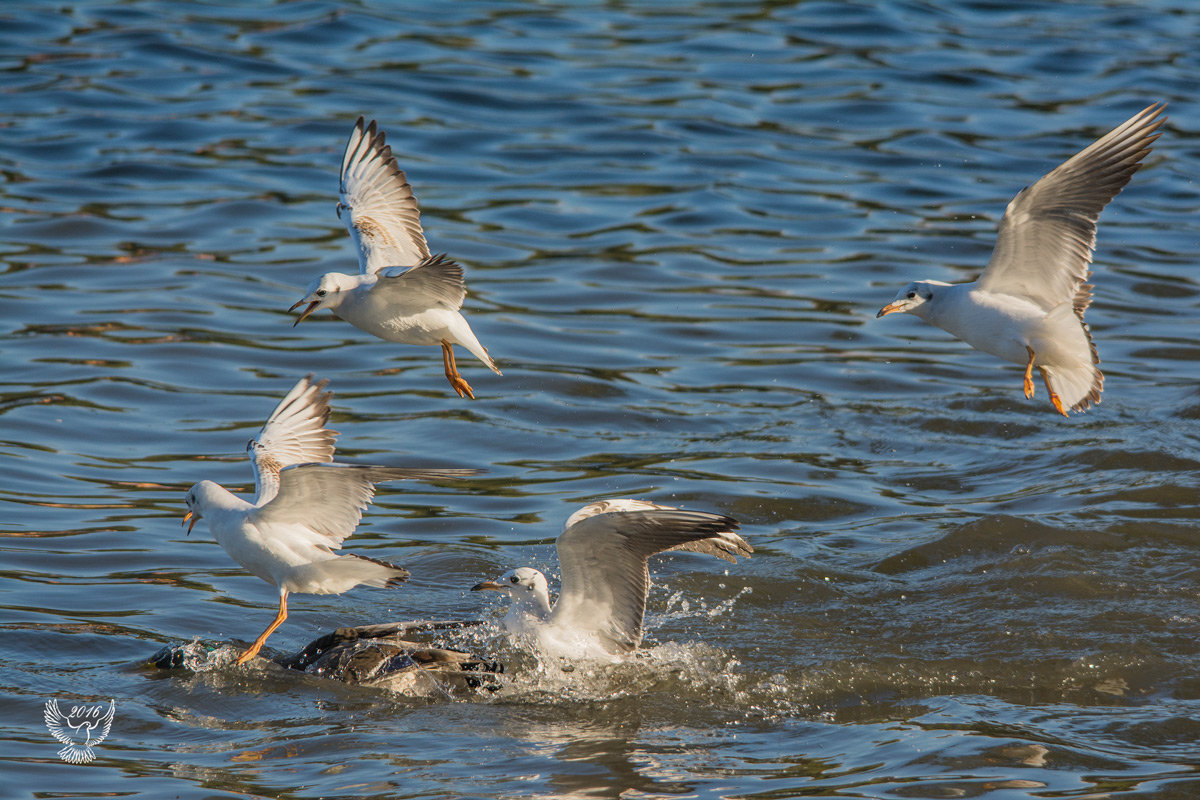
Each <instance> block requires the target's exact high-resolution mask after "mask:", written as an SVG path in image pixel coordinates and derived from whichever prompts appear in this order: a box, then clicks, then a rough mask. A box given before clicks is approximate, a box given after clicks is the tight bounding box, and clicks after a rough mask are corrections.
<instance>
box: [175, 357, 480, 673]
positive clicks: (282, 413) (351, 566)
mask: <svg viewBox="0 0 1200 800" xmlns="http://www.w3.org/2000/svg"><path fill="white" fill-rule="evenodd" d="M312 378H313V376H312V375H309V376H307V377H305V378H303V379H301V380H300V382H299V383H297V384H296V385H295V386H294V387H293V388H292V390H291V391H290V392H288V394H287V396H286V397H284V398H283V400H282V402H280V403H279V405H278V406H276V407H275V411H274V412H272V413H271V417H270V419H268V420H267V423H266V424H265V425H263V427H262V430H261V431H259V432H258V435H257V436H255V437H254V438H253V439H251V440H250V442H249V443H248V444H247V445H246V452H247V453H248V454H249V456H250V463H251V464H252V465H253V467H254V483H255V487H256V496H255V499H254V502H253V503H250V502H247V501H245V500H243V499H242V498H240V497H238V496H236V495H234V494H232V493H230V492H229V491H228V490H226V489H225V488H224V487H223V486H219V485H218V484H216V483H213V482H212V481H201V482H200V483H197V484H196V485H195V486H193V487H192V488H191V489H189V490H188V493H187V498H186V502H187V507H188V512H187V515H186V516H184V518H183V523H184V524H185V525H187V526H188V533H191V532H192V528H193V527H195V525H196V522H197V521H198V520H200V519H201V518H205V519H207V520H208V525H209V528H210V529H211V530H212V533H213V537H214V538H215V539H216V540H217V543H218V544H220V545H221V547H223V548H225V552H227V553H229V555H230V556H231V557H232V558H233V560H234V561H236V562H237V563H238V564H240V565H242V567H243V568H245V569H246V570H248V571H249V572H251V573H253V574H255V575H257V576H258V577H260V578H262V579H263V580H264V581H266V582H267V583H271V584H274V585H275V586H278V587H279V613H278V614H277V615H276V616H275V619H274V620H273V621H272V622H271V624H270V625H269V626H267V629H266V630H265V631H263V632H262V635H261V636H259V637H258V638H257V639H255V640H254V644H252V645H251V646H250V647H249V648H248V649H247V650H246V651H245V652H243V653H242V654H241V655H239V656H238V658H237V663H238V664H244V663H246V662H247V661H249V660H250V659H251V658H254V656H255V655H257V654H258V651H259V650H260V649H262V646H263V642H265V641H266V640H267V637H268V636H270V635H271V634H272V633H273V632H274V631H275V629H276V628H278V627H279V626H280V625H281V624H282V623H283V621H284V620H285V619H287V598H288V594H290V593H291V592H300V593H301V594H341V593H342V592H344V591H346V590H348V589H351V588H353V587H355V586H357V585H358V584H360V583H365V584H367V585H368V586H391V585H394V584H397V583H399V582H401V581H403V580H404V579H405V578H407V577H408V570H406V569H404V568H403V567H398V566H396V565H394V564H389V563H387V562H385V561H376V560H375V559H373V558H366V557H365V556H356V555H338V554H337V552H336V551H337V550H340V549H341V547H342V540H343V539H345V538H346V537H348V536H349V535H350V534H352V533H354V529H355V528H356V527H358V521H359V519H361V518H362V512H363V509H365V508H366V507H367V505H368V504H369V503H370V502H371V498H372V497H373V496H374V494H375V484H376V483H379V482H381V481H395V480H403V479H407V478H415V479H420V480H444V479H450V478H461V477H464V476H467V475H474V474H477V473H478V470H473V469H397V468H394V467H372V466H359V465H349V464H333V463H330V462H332V461H333V450H334V440H335V439H336V438H337V435H338V432H337V431H333V430H329V429H328V428H326V427H325V423H326V422H328V421H329V397H330V395H331V394H332V392H327V391H325V387H326V385H327V384H328V381H321V382H319V383H313V379H312Z"/></svg>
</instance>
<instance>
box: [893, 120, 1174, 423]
mask: <svg viewBox="0 0 1200 800" xmlns="http://www.w3.org/2000/svg"><path fill="white" fill-rule="evenodd" d="M1164 108H1166V105H1165V104H1155V105H1152V106H1149V107H1147V108H1145V109H1144V110H1142V111H1141V112H1139V113H1137V114H1135V115H1134V116H1133V117H1131V118H1130V119H1129V120H1127V121H1126V122H1124V123H1122V124H1121V125H1119V126H1117V127H1116V128H1114V129H1113V130H1112V131H1110V132H1109V133H1107V134H1105V135H1104V136H1102V137H1100V138H1099V139H1097V140H1096V141H1095V142H1094V143H1092V144H1091V145H1090V146H1088V147H1087V148H1085V149H1084V150H1082V151H1081V152H1079V153H1078V154H1076V155H1075V156H1072V157H1071V158H1070V159H1068V160H1067V161H1065V162H1064V163H1062V164H1061V165H1059V166H1058V167H1056V168H1055V169H1054V170H1052V171H1051V172H1050V173H1048V174H1047V175H1045V176H1044V177H1043V178H1042V179H1041V180H1039V181H1038V182H1037V183H1035V184H1033V185H1032V186H1029V187H1026V188H1025V189H1023V190H1022V191H1021V192H1020V193H1019V194H1017V196H1016V197H1014V198H1013V200H1012V202H1011V203H1009V204H1008V208H1007V209H1006V210H1005V212H1004V218H1003V219H1002V220H1000V231H999V234H998V235H997V237H996V246H995V249H994V250H992V257H991V260H990V261H989V262H988V265H987V267H986V268H984V270H983V273H982V274H981V275H980V276H979V278H978V279H976V280H974V281H972V282H970V283H956V284H949V283H943V282H942V281H915V282H913V283H910V284H908V285H907V286H905V287H904V288H903V289H901V290H900V291H899V293H897V295H896V297H895V299H894V300H892V302H890V303H888V304H887V305H886V306H884V307H883V308H881V309H880V310H879V313H878V314H877V315H876V316H877V317H882V316H884V315H886V314H891V313H893V312H896V311H901V312H905V313H908V314H913V315H915V316H918V317H920V318H921V319H923V320H925V321H926V322H931V323H933V324H934V325H937V326H938V327H939V328H942V329H944V330H946V331H949V332H950V333H952V334H954V335H955V336H957V337H958V338H959V339H962V340H963V341H965V342H966V343H967V344H969V345H971V346H972V347H975V348H977V349H979V350H982V351H984V352H985V353H991V354H992V355H994V356H998V357H999V358H1002V359H1004V360H1005V361H1011V362H1012V363H1014V364H1021V365H1023V366H1024V367H1025V396H1026V397H1027V398H1028V397H1033V370H1034V369H1035V368H1036V369H1037V371H1038V372H1039V373H1040V374H1041V376H1042V380H1043V381H1044V382H1045V384H1046V391H1047V392H1049V394H1050V402H1051V403H1053V404H1054V408H1055V409H1056V410H1057V411H1058V413H1060V414H1062V415H1063V416H1067V412H1068V410H1070V411H1084V410H1086V409H1087V408H1088V407H1089V406H1090V405H1091V404H1092V403H1099V402H1100V393H1101V391H1103V389H1104V375H1103V374H1101V372H1100V369H1099V367H1097V364H1099V363H1100V358H1099V355H1098V354H1097V352H1096V345H1095V343H1094V342H1093V341H1092V334H1091V331H1090V330H1088V326H1087V323H1085V322H1084V321H1083V312H1084V311H1086V310H1087V307H1088V305H1089V304H1090V303H1091V302H1092V287H1091V285H1089V284H1088V283H1087V282H1086V281H1087V279H1088V277H1089V276H1090V275H1091V263H1092V250H1093V249H1094V248H1095V245H1096V219H1097V218H1098V217H1099V216H1100V212H1101V211H1102V210H1103V209H1104V207H1105V206H1106V205H1108V202H1109V201H1110V200H1112V199H1113V198H1114V197H1116V195H1117V193H1118V192H1120V191H1121V189H1122V188H1124V186H1125V184H1126V183H1128V182H1129V179H1130V177H1131V176H1132V175H1133V173H1134V172H1136V171H1137V169H1138V166H1139V165H1140V164H1141V161H1142V159H1143V158H1145V157H1146V155H1147V154H1148V153H1149V152H1150V146H1151V145H1152V144H1153V143H1154V140H1155V139H1157V138H1158V137H1159V135H1160V134H1159V133H1157V131H1158V129H1159V128H1160V127H1161V126H1162V124H1163V123H1164V122H1166V120H1167V118H1166V117H1164V116H1161V115H1162V112H1163V109H1164Z"/></svg>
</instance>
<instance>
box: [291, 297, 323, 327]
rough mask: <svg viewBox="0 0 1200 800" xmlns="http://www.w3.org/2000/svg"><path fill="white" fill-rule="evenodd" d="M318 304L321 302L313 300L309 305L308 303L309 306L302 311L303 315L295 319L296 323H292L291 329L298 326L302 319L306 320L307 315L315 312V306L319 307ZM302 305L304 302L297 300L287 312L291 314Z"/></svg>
mask: <svg viewBox="0 0 1200 800" xmlns="http://www.w3.org/2000/svg"><path fill="white" fill-rule="evenodd" d="M320 304H321V301H320V300H313V301H312V302H311V303H309V304H308V308H306V309H304V313H303V314H301V315H300V316H299V317H297V318H296V321H295V322H293V323H292V327H293V328H294V327H296V326H297V325H299V324H300V323H301V322H304V319H305V318H306V317H307V316H308V315H309V314H311V313H312V312H314V311H316V310H317V306H319V305H320ZM302 305H304V301H303V300H297V301H296V302H295V303H293V304H292V307H291V308H289V309H288V312H289V313H291V312H292V311H295V310H296V309H297V308H299V307H300V306H302Z"/></svg>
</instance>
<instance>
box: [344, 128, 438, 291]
mask: <svg viewBox="0 0 1200 800" xmlns="http://www.w3.org/2000/svg"><path fill="white" fill-rule="evenodd" d="M340 189H341V202H340V203H339V204H338V216H339V217H341V218H342V221H343V222H344V223H346V228H347V229H348V230H349V231H350V236H351V237H352V238H353V239H354V243H355V244H356V245H358V266H359V269H360V270H361V271H362V273H363V274H364V275H369V274H371V273H373V272H378V271H379V270H381V269H383V268H384V267H409V266H412V265H414V264H417V263H420V262H421V261H422V260H423V259H425V258H428V257H429V245H428V244H427V243H426V242H425V234H424V232H422V230H421V212H420V211H419V210H418V209H417V198H416V197H415V196H414V195H413V191H412V187H411V186H409V185H408V178H406V177H405V175H404V172H402V171H401V169H400V167H399V166H397V164H396V159H395V157H393V156H392V148H391V147H390V146H389V145H387V144H386V143H385V141H384V133H383V131H380V130H377V129H376V126H375V121H374V120H371V124H370V125H365V126H364V122H363V118H362V117H359V118H358V122H357V123H355V125H354V132H353V133H351V134H350V140H349V141H348V142H346V152H345V153H344V154H343V155H342V172H341V184H340Z"/></svg>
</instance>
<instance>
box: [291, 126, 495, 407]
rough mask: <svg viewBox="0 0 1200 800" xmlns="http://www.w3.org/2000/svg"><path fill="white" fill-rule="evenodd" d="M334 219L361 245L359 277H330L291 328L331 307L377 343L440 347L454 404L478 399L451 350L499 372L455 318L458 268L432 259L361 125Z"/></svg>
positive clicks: (375, 138) (394, 172)
mask: <svg viewBox="0 0 1200 800" xmlns="http://www.w3.org/2000/svg"><path fill="white" fill-rule="evenodd" d="M337 213H338V217H339V218H340V219H341V220H342V221H343V222H345V223H346V227H347V228H348V229H349V230H350V236H351V237H352V238H353V239H354V243H355V244H356V245H358V266H359V274H358V275H346V274H344V273H341V272H327V273H325V274H324V275H322V276H321V277H319V278H317V279H316V280H314V281H313V282H312V283H311V284H309V286H308V290H307V293H306V294H305V295H304V297H303V298H301V299H300V300H298V301H297V302H296V303H295V304H294V305H292V307H291V308H289V309H288V311H295V310H296V309H297V308H299V307H300V306H303V305H307V308H305V309H304V312H303V313H302V314H301V315H300V316H299V317H298V318H297V319H296V321H295V322H294V323H292V327H295V326H296V325H298V324H300V322H302V321H303V320H304V319H305V318H307V317H308V316H309V315H310V314H312V313H313V312H314V311H318V310H320V309H322V308H328V309H329V310H330V311H332V312H333V313H334V315H335V316H338V317H340V318H341V319H344V320H345V321H346V322H349V323H350V324H351V325H353V326H354V327H356V328H359V329H361V330H364V331H366V332H367V333H370V334H374V335H375V336H378V337H379V338H380V339H386V340H387V341H389V342H400V343H402V344H421V345H441V347H442V364H443V366H444V367H445V369H446V379H447V380H448V381H450V385H451V386H452V387H453V388H454V391H456V392H458V396H459V397H469V398H471V399H472V400H474V399H475V393H474V392H473V391H472V390H471V386H470V385H469V384H468V383H467V382H466V380H465V379H464V378H463V377H462V375H460V374H459V373H458V365H457V364H456V363H455V361H454V350H453V345H456V344H461V345H462V346H463V347H465V348H467V349H468V350H470V351H471V353H472V354H474V356H475V357H476V358H478V359H479V360H480V361H482V362H483V363H484V364H487V366H488V367H489V368H490V369H491V370H492V372H494V373H496V374H497V375H500V374H501V372H500V370H499V369H498V368H497V367H496V363H495V362H494V361H492V357H491V356H489V355H488V352H487V350H486V349H485V348H484V346H483V345H481V344H480V343H479V340H478V339H476V338H475V334H474V333H473V332H472V331H471V326H470V325H468V324H467V321H466V320H465V319H464V318H463V315H462V314H460V313H459V311H458V310H459V309H460V308H462V304H463V298H464V297H466V295H467V288H466V285H465V284H464V283H463V271H462V267H460V266H459V265H458V264H456V263H454V262H453V261H451V260H450V259H448V258H446V256H445V255H436V256H431V255H430V254H429V245H428V244H426V242H425V234H424V233H423V232H422V231H421V213H420V211H418V209H417V198H416V197H415V196H414V195H413V191H412V187H411V186H409V185H408V178H406V177H405V176H404V173H403V172H402V171H401V170H400V168H399V167H398V166H397V165H396V159H395V157H393V156H392V148H391V147H390V146H389V145H387V144H385V143H384V134H383V131H380V130H376V127H375V122H374V120H372V121H371V124H370V125H365V126H364V124H363V118H362V117H359V118H358V123H357V124H356V125H355V126H354V132H353V133H352V134H350V141H348V142H347V143H346V152H345V154H344V155H343V156H342V173H341V202H339V203H338V206H337Z"/></svg>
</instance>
